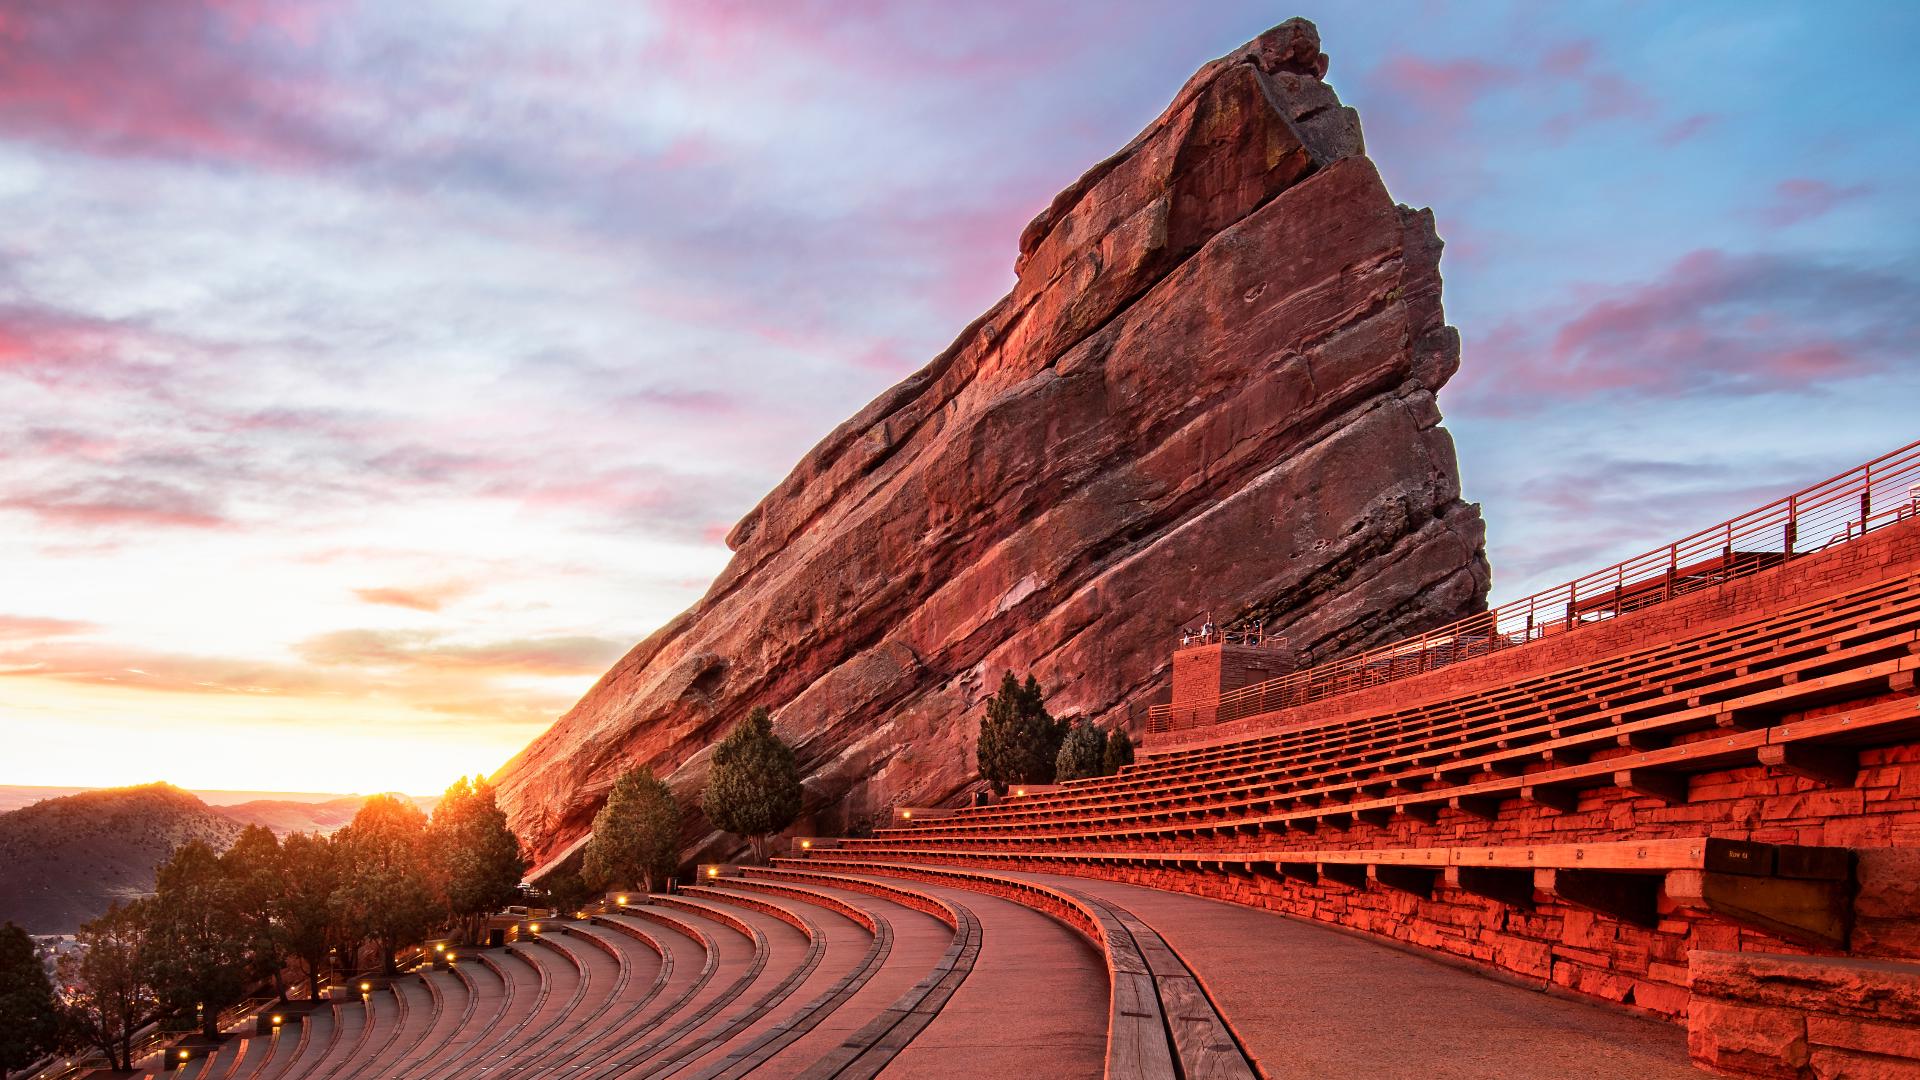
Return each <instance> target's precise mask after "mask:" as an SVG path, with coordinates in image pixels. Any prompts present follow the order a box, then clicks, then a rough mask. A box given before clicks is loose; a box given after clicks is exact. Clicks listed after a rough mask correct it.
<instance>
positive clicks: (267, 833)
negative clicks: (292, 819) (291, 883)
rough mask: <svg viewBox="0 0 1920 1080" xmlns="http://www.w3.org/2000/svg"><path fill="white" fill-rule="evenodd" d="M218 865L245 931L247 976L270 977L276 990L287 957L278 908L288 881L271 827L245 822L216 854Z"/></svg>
mask: <svg viewBox="0 0 1920 1080" xmlns="http://www.w3.org/2000/svg"><path fill="white" fill-rule="evenodd" d="M220 865H221V868H222V869H223V870H224V871H225V872H226V875H227V880H228V881H229V882H230V883H231V885H232V888H233V907H234V914H235V915H236V917H238V918H239V920H240V923H241V925H242V926H244V927H246V930H247V946H246V948H247V958H248V963H247V974H248V977H249V979H250V981H253V982H260V981H263V980H265V981H271V982H272V983H273V992H274V993H275V994H279V993H280V992H281V985H280V976H281V973H282V972H283V971H284V970H285V968H286V960H287V952H286V941H285V937H284V935H283V934H282V932H281V930H282V928H281V926H280V923H279V907H280V899H281V894H282V893H283V892H284V891H285V890H286V888H287V886H288V882H287V880H286V874H285V871H284V868H283V867H282V866H281V858H280V841H279V839H278V838H276V837H275V836H274V835H273V830H272V829H269V828H267V827H266V826H264V825H249V826H247V828H246V830H245V831H244V832H242V833H241V834H240V839H238V840H236V841H234V844H233V846H232V847H230V848H228V849H227V853H226V854H225V855H222V856H220Z"/></svg>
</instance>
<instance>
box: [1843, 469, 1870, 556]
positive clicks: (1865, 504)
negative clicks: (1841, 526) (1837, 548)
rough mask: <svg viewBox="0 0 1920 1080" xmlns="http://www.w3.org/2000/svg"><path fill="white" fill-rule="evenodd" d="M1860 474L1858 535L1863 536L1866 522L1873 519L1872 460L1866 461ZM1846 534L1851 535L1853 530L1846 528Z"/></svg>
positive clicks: (1865, 533) (1865, 532)
mask: <svg viewBox="0 0 1920 1080" xmlns="http://www.w3.org/2000/svg"><path fill="white" fill-rule="evenodd" d="M1860 475H1861V480H1860V535H1861V536H1865V535H1867V522H1869V521H1871V520H1872V519H1873V462H1871V461H1869V462H1867V464H1866V467H1865V468H1863V469H1861V470H1860ZM1847 535H1848V536H1849V537H1851V536H1852V535H1853V530H1852V529H1848V530H1847Z"/></svg>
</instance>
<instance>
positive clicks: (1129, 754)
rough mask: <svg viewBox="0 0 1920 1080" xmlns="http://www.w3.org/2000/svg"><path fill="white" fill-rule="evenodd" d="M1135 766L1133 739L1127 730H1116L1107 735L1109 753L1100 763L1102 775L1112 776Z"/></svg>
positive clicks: (1118, 728) (1119, 728)
mask: <svg viewBox="0 0 1920 1080" xmlns="http://www.w3.org/2000/svg"><path fill="white" fill-rule="evenodd" d="M1131 764H1133V737H1132V736H1131V735H1128V734H1127V729H1126V728H1121V727H1117V728H1114V729H1113V731H1112V732H1111V733H1109V734H1108V735H1107V752H1106V754H1105V755H1104V756H1103V757H1102V759H1101V761H1100V775H1101V776H1112V775H1114V774H1115V773H1118V772H1119V771H1120V770H1121V769H1124V768H1126V767H1127V766H1128V765H1131Z"/></svg>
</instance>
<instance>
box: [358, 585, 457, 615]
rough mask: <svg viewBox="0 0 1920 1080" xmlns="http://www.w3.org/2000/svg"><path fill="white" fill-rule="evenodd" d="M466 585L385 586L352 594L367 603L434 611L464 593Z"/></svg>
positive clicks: (360, 590)
mask: <svg viewBox="0 0 1920 1080" xmlns="http://www.w3.org/2000/svg"><path fill="white" fill-rule="evenodd" d="M468 591H470V590H469V589H468V587H467V586H466V585H464V584H460V583H457V582H446V583H443V584H439V585H425V586H418V587H414V588H401V587H397V586H386V587H381V588H372V589H355V590H353V595H355V596H357V597H359V598H360V599H361V600H362V601H364V602H365V603H369V604H376V605H384V606H386V607H397V608H407V609H408V610H411V611H428V612H435V611H439V610H440V609H441V608H443V607H445V606H446V604H447V601H449V600H452V599H454V598H455V597H458V596H462V595H464V594H466V593H467V592H468Z"/></svg>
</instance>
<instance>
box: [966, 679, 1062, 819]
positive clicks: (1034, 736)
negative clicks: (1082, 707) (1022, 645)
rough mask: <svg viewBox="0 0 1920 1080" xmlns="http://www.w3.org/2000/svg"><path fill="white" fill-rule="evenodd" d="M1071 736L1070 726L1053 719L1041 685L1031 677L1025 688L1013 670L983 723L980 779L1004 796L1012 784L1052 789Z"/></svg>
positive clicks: (989, 704) (989, 701) (978, 749)
mask: <svg viewBox="0 0 1920 1080" xmlns="http://www.w3.org/2000/svg"><path fill="white" fill-rule="evenodd" d="M1066 736H1067V725H1066V723H1065V722H1064V721H1059V720H1055V719H1054V718H1053V717H1052V716H1050V715H1048V714H1047V706H1046V699H1045V697H1044V696H1043V695H1042V694H1041V693H1040V681H1039V680H1038V679H1035V678H1034V677H1033V676H1032V675H1028V676H1027V681H1026V684H1025V685H1022V684H1021V683H1020V682H1019V681H1017V680H1016V679H1015V678H1014V677H1013V672H1011V671H1009V672H1007V673H1006V674H1005V675H1004V676H1002V677H1001V679H1000V690H999V692H998V693H996V694H994V695H993V696H992V697H990V698H988V699H987V715H986V717H985V718H984V719H982V720H981V721H980V740H979V743H978V745H977V746H976V748H975V756H976V758H977V760H978V761H979V763H980V775H981V776H982V777H984V778H985V779H986V780H987V781H988V782H989V783H991V784H992V785H993V790H994V791H996V792H1001V793H1004V792H1005V791H1006V790H1007V786H1008V785H1009V784H1050V783H1052V782H1053V779H1054V774H1055V773H1054V770H1055V766H1056V765H1057V763H1058V759H1059V756H1060V744H1061V743H1062V742H1063V741H1064V740H1065V739H1066Z"/></svg>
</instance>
